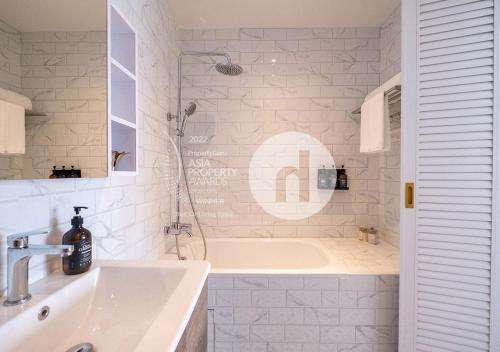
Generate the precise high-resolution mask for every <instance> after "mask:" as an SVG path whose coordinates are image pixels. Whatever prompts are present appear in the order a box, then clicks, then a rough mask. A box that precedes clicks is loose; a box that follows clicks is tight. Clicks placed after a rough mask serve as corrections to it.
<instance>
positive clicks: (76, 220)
mask: <svg viewBox="0 0 500 352" xmlns="http://www.w3.org/2000/svg"><path fill="white" fill-rule="evenodd" d="M73 209H74V210H75V214H76V215H75V216H74V217H73V219H71V225H73V226H81V225H83V218H82V217H81V216H80V212H81V211H82V209H88V207H73Z"/></svg>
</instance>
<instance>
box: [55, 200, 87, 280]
mask: <svg viewBox="0 0 500 352" xmlns="http://www.w3.org/2000/svg"><path fill="white" fill-rule="evenodd" d="M73 208H74V209H75V213H76V215H75V216H74V217H73V219H71V225H73V227H72V228H71V230H69V231H68V232H66V233H65V234H64V236H63V240H62V243H63V244H67V245H73V246H74V250H73V254H71V255H70V256H68V257H63V271H64V273H65V274H67V275H76V274H81V273H84V272H86V271H87V270H89V269H90V266H91V265H92V234H91V233H90V231H89V230H87V229H86V228H85V227H83V226H82V225H83V218H82V217H81V216H80V211H81V210H82V209H88V208H87V207H73Z"/></svg>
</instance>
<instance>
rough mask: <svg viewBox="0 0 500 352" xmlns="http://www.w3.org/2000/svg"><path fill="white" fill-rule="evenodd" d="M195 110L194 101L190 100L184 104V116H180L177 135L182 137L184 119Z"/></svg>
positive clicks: (184, 124)
mask: <svg viewBox="0 0 500 352" xmlns="http://www.w3.org/2000/svg"><path fill="white" fill-rule="evenodd" d="M195 112H196V103H194V102H190V103H188V104H187V105H186V108H185V109H184V117H183V118H182V122H181V126H180V128H179V129H178V130H177V135H178V136H180V137H182V136H184V127H186V120H187V118H188V117H189V116H191V115H193V114H194V113H195Z"/></svg>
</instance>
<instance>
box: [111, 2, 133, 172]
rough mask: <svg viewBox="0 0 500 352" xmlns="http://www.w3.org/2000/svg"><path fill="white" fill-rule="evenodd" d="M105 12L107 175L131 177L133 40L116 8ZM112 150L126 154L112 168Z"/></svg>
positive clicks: (130, 31) (128, 26) (126, 23)
mask: <svg viewBox="0 0 500 352" xmlns="http://www.w3.org/2000/svg"><path fill="white" fill-rule="evenodd" d="M108 13H109V19H108V23H109V29H108V33H109V34H108V81H109V92H110V93H109V95H108V96H109V98H108V99H109V101H108V116H110V118H109V128H108V131H109V133H108V134H109V140H110V143H109V153H108V154H109V170H110V175H120V176H134V175H136V174H137V168H138V160H137V156H138V149H137V147H138V143H137V125H138V123H137V122H138V121H137V118H138V114H137V77H136V72H137V69H136V62H137V39H136V33H135V31H134V29H133V27H132V26H131V25H130V23H129V22H128V21H127V20H126V18H125V17H124V16H122V15H121V14H120V12H119V11H118V10H117V9H116V8H114V7H113V6H112V5H110V9H109V12H108ZM113 151H117V152H120V153H122V152H126V153H127V155H125V156H124V157H123V158H122V159H121V161H120V162H119V164H118V165H117V167H116V168H114V167H113V156H112V155H113Z"/></svg>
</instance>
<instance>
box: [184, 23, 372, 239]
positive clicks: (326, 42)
mask: <svg viewBox="0 0 500 352" xmlns="http://www.w3.org/2000/svg"><path fill="white" fill-rule="evenodd" d="M180 37H181V39H182V41H181V48H182V49H183V50H209V51H210V50H217V51H225V52H228V53H229V54H230V56H231V57H232V59H233V61H234V62H237V63H240V64H241V65H242V66H243V68H244V73H243V74H242V75H241V76H239V77H226V76H222V75H220V74H218V73H217V72H216V71H215V69H214V62H216V60H214V59H211V58H206V57H203V58H187V59H186V60H185V63H184V65H183V73H184V74H183V86H184V88H183V98H184V101H183V106H185V104H187V103H188V102H189V101H195V102H196V103H197V105H198V111H197V113H196V114H195V115H193V116H191V117H190V118H189V119H188V122H187V127H186V137H185V139H184V140H185V145H186V148H185V149H186V151H185V154H186V160H187V161H186V164H187V168H188V172H190V171H193V170H194V171H196V170H197V169H198V170H199V169H200V168H201V169H203V168H204V167H203V166H200V162H201V164H203V162H207V161H208V163H209V164H210V166H209V167H210V168H218V169H225V170H229V171H231V172H234V173H232V174H230V177H226V179H225V183H221V184H217V183H211V184H210V185H209V187H207V186H206V184H200V185H196V184H195V185H193V186H192V188H193V193H195V197H194V198H195V204H196V206H197V208H198V212H199V214H200V220H201V222H202V224H204V229H205V232H206V233H207V235H208V236H243V237H273V236H276V237H278V236H286V237H289V236H292V237H296V236H300V237H352V236H355V234H356V228H357V226H358V225H370V226H375V227H377V226H378V221H379V217H378V211H379V210H378V204H379V189H378V187H379V161H380V160H379V159H380V157H379V156H378V155H377V156H373V155H362V154H360V153H359V125H358V124H357V123H356V122H354V121H353V120H352V119H351V118H350V112H351V111H352V110H354V109H356V108H357V107H359V106H360V105H361V102H362V101H363V98H364V97H365V96H366V94H367V93H368V92H369V91H371V90H372V89H373V88H375V87H377V86H378V85H379V82H380V40H381V38H380V28H323V29H317V28H316V29H313V28H296V29H286V28H281V29H280V28H277V29H265V28H253V29H223V30H218V29H213V30H205V31H189V30H187V31H186V30H184V31H181V32H180ZM289 131H296V132H302V133H307V134H310V135H312V136H313V137H315V138H317V139H318V140H320V141H321V142H322V143H323V144H324V145H325V146H326V147H327V148H328V149H329V151H330V152H331V154H332V155H333V157H334V159H335V162H336V165H338V166H341V165H345V167H346V168H347V173H348V176H349V178H350V184H349V186H350V190H349V191H336V192H335V193H334V194H333V197H332V199H331V201H330V202H329V203H328V204H327V206H326V207H325V208H323V210H322V211H321V212H319V213H317V214H316V215H313V216H311V217H309V218H306V219H304V220H295V221H292V220H281V219H278V218H275V217H273V216H271V215H269V214H267V213H266V212H264V211H263V210H262V208H261V207H260V206H259V205H258V204H257V203H256V202H255V200H254V198H253V196H252V194H251V191H250V189H249V180H248V167H249V163H250V160H251V158H252V155H253V153H254V152H255V150H256V149H257V148H258V146H259V145H260V144H261V143H263V142H264V141H266V140H267V139H268V138H270V137H272V136H274V135H277V134H279V133H281V132H289ZM205 168H206V167H205ZM183 209H189V208H188V206H187V205H186V206H184V207H183ZM186 215H187V216H189V212H186Z"/></svg>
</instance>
